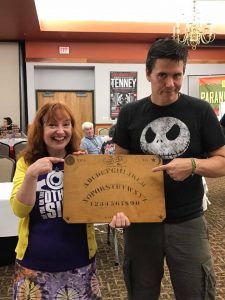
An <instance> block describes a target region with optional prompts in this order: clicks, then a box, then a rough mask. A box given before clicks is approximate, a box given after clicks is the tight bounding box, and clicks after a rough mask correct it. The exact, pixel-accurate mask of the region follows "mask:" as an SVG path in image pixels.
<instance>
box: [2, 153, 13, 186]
mask: <svg viewBox="0 0 225 300" xmlns="http://www.w3.org/2000/svg"><path fill="white" fill-rule="evenodd" d="M15 167H16V162H15V160H14V159H12V158H10V157H7V156H2V155H1V156H0V182H11V181H12V179H13V176H14V172H15Z"/></svg>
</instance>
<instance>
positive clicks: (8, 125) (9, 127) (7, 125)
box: [3, 117, 13, 130]
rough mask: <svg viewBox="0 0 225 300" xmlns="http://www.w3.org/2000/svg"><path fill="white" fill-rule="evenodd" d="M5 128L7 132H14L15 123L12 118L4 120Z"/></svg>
mask: <svg viewBox="0 0 225 300" xmlns="http://www.w3.org/2000/svg"><path fill="white" fill-rule="evenodd" d="M3 127H4V128H5V129H6V130H12V129H13V122H12V119H11V118H10V117H5V118H3Z"/></svg>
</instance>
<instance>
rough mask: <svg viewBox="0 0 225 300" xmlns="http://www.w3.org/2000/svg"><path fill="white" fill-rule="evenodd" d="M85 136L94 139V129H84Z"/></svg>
mask: <svg viewBox="0 0 225 300" xmlns="http://www.w3.org/2000/svg"><path fill="white" fill-rule="evenodd" d="M84 135H85V136H87V137H93V136H94V128H93V127H88V128H84Z"/></svg>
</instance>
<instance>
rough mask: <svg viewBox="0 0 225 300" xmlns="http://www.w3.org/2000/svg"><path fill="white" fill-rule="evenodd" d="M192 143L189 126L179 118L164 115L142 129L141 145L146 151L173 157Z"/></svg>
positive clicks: (166, 157)
mask: <svg viewBox="0 0 225 300" xmlns="http://www.w3.org/2000/svg"><path fill="white" fill-rule="evenodd" d="M189 144H190V132H189V130H188V128H187V126H186V125H185V124H184V123H183V122H182V121H180V120H179V119H177V118H173V117H162V118H158V119H156V120H154V121H152V122H151V123H149V124H148V125H147V126H146V127H145V128H144V129H143V131H142V134H141V138H140V146H141V149H142V151H143V152H144V153H148V154H156V155H159V156H160V157H162V158H163V159H173V158H175V157H178V156H180V155H181V154H183V153H184V152H185V151H186V149H187V148H188V146H189Z"/></svg>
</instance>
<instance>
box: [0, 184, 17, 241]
mask: <svg viewBox="0 0 225 300" xmlns="http://www.w3.org/2000/svg"><path fill="white" fill-rule="evenodd" d="M12 187H13V183H12V182H3V183H0V237H7V236H16V235H17V234H18V224H19V218H17V217H16V216H15V215H14V213H13V211H12V208H11V205H10V201H9V200H10V195H11V191H12Z"/></svg>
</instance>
